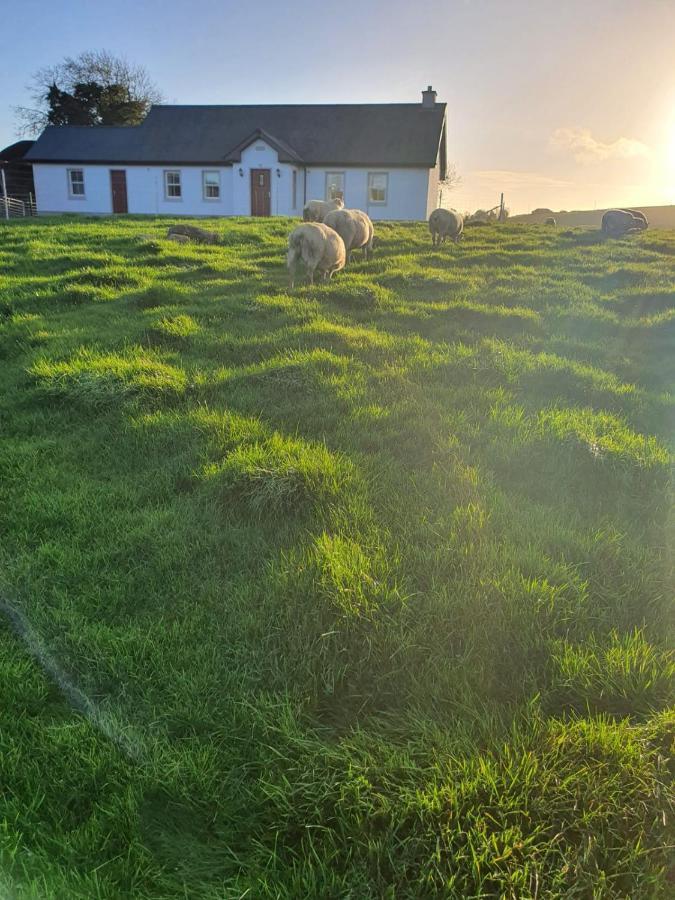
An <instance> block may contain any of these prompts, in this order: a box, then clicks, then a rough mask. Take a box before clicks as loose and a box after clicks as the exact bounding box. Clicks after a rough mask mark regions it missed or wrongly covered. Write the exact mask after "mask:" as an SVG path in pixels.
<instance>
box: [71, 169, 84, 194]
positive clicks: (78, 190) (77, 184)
mask: <svg viewBox="0 0 675 900" xmlns="http://www.w3.org/2000/svg"><path fill="white" fill-rule="evenodd" d="M68 191H69V193H70V196H71V197H84V171H83V170H82V169H68Z"/></svg>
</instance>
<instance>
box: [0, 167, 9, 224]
mask: <svg viewBox="0 0 675 900" xmlns="http://www.w3.org/2000/svg"><path fill="white" fill-rule="evenodd" d="M0 174H2V199H3V200H4V201H5V218H6V219H9V203H8V202H7V182H6V181H5V170H4V169H0Z"/></svg>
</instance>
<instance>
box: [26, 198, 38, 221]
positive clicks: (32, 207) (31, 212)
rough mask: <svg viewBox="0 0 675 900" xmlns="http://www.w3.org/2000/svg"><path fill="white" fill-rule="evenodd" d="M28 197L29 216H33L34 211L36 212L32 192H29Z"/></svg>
mask: <svg viewBox="0 0 675 900" xmlns="http://www.w3.org/2000/svg"><path fill="white" fill-rule="evenodd" d="M28 198H29V201H30V202H29V209H30V214H31V216H34V215H35V213H36V212H37V210H36V209H35V200H34V199H33V194H32V193H30V194H29V195H28Z"/></svg>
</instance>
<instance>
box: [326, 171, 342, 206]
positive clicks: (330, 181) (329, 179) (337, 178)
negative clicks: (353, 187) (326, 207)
mask: <svg viewBox="0 0 675 900" xmlns="http://www.w3.org/2000/svg"><path fill="white" fill-rule="evenodd" d="M338 199H340V200H344V199H345V173H344V172H326V200H338Z"/></svg>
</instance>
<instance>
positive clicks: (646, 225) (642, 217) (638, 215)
mask: <svg viewBox="0 0 675 900" xmlns="http://www.w3.org/2000/svg"><path fill="white" fill-rule="evenodd" d="M623 212H627V213H630V214H631V215H632V216H635V218H636V219H640V220H641V221H642V222H644V228H643V229H642V230H643V231H646V229H647V228H649V222H648V221H647V216H646V215H645V214H644V213H643V212H641V211H640V210H639V209H624V210H623Z"/></svg>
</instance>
